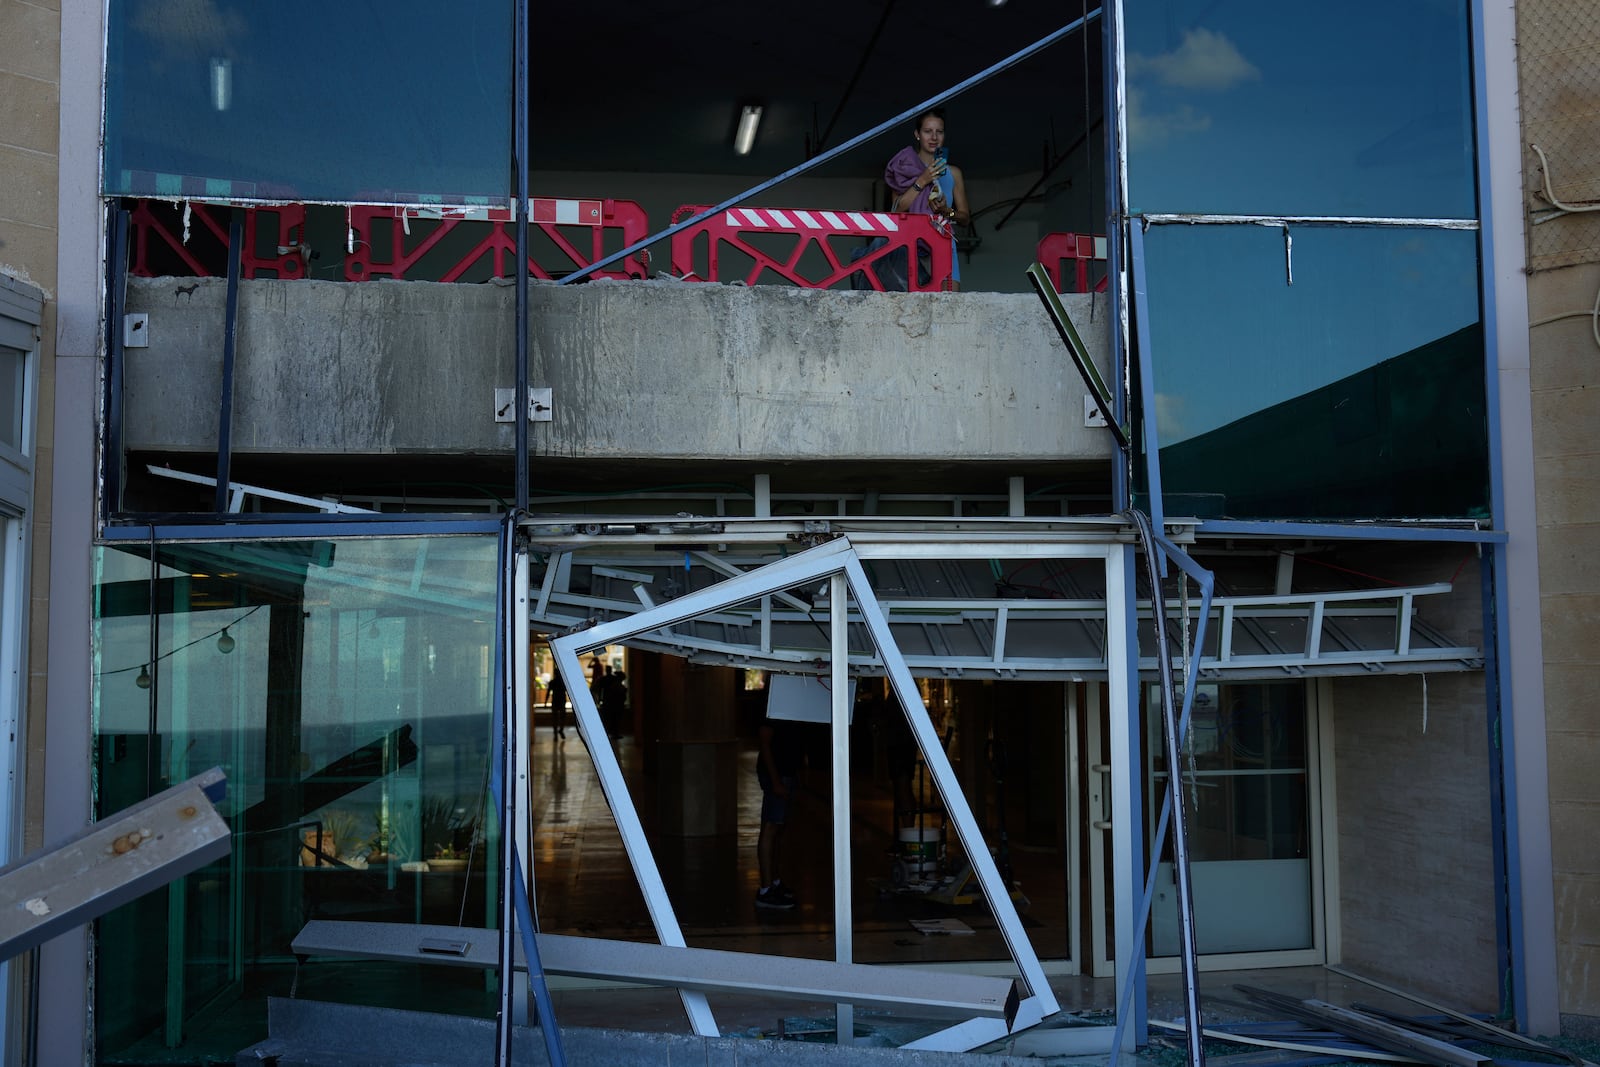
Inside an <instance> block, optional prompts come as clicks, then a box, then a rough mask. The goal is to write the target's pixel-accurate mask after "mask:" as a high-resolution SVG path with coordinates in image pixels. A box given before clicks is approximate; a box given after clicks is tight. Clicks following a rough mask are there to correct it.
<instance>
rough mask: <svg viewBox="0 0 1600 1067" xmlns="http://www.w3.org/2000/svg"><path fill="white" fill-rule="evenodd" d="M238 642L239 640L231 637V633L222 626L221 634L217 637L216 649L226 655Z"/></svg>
mask: <svg viewBox="0 0 1600 1067" xmlns="http://www.w3.org/2000/svg"><path fill="white" fill-rule="evenodd" d="M238 643H239V642H237V641H235V640H234V639H233V635H232V634H230V633H228V628H227V627H226V626H224V627H223V628H222V634H221V636H219V637H218V638H217V651H218V652H221V653H222V654H223V655H224V656H226V655H227V654H228V653H229V652H232V651H233V650H234V647H235V646H236V645H238Z"/></svg>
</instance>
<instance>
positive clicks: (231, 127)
mask: <svg viewBox="0 0 1600 1067" xmlns="http://www.w3.org/2000/svg"><path fill="white" fill-rule="evenodd" d="M511 25H512V7H511V4H510V3H509V0H482V2H474V3H470V4H463V5H460V6H458V7H453V8H450V9H448V10H445V9H441V8H440V7H439V6H438V5H437V4H424V3H419V2H417V0H385V2H383V3H375V2H372V0H363V2H346V3H335V4H313V3H308V2H306V0H285V2H283V3H274V4H260V3H250V2H247V0H181V2H180V0H112V3H111V5H110V10H109V14H108V34H107V50H106V117H105V168H104V169H105V191H106V193H107V194H109V195H133V196H162V197H184V198H191V199H205V198H209V199H221V200H288V201H298V202H306V201H320V202H331V203H351V202H355V203H361V202H375V203H437V202H444V203H478V202H493V203H505V202H507V200H508V196H509V190H510V185H509V183H510V174H511V131H512V122H511V114H512V104H513V93H512V88H513V82H512V48H511Z"/></svg>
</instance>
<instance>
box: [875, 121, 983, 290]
mask: <svg viewBox="0 0 1600 1067" xmlns="http://www.w3.org/2000/svg"><path fill="white" fill-rule="evenodd" d="M911 139H912V143H911V144H909V145H907V146H906V147H904V148H902V149H901V150H900V151H899V152H898V153H896V154H895V156H894V158H893V159H891V160H889V165H888V166H887V167H885V168H884V171H883V181H884V184H886V185H887V186H888V187H889V190H890V191H891V192H893V193H894V202H893V204H892V205H891V210H894V211H905V212H926V213H927V214H929V215H932V216H933V220H934V224H935V225H936V226H938V227H939V230H940V232H942V233H948V234H951V238H950V287H951V288H952V289H960V288H961V260H960V257H959V256H957V255H956V251H957V250H956V244H955V237H954V227H955V226H965V225H967V223H969V222H971V221H972V215H971V213H970V212H969V211H968V210H967V186H966V182H965V181H964V180H963V179H962V177H961V168H959V167H952V166H951V165H950V164H949V162H948V161H947V157H948V150H947V149H946V148H945V146H944V110H943V109H942V108H933V109H932V110H929V111H924V112H923V113H922V114H921V115H919V116H917V120H916V122H915V123H914V124H913V125H912V127H911Z"/></svg>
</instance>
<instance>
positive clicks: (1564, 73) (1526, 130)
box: [1517, 0, 1600, 270]
mask: <svg viewBox="0 0 1600 1067" xmlns="http://www.w3.org/2000/svg"><path fill="white" fill-rule="evenodd" d="M1517 51H1518V58H1519V61H1520V70H1521V97H1522V122H1523V128H1522V132H1523V138H1524V140H1525V141H1526V142H1528V143H1531V144H1536V145H1538V146H1539V147H1540V148H1541V149H1542V150H1543V151H1544V154H1545V158H1546V159H1547V160H1548V162H1549V168H1550V187H1551V191H1552V192H1554V194H1555V196H1556V198H1557V199H1559V200H1562V201H1564V202H1566V203H1568V204H1573V203H1577V202H1581V201H1588V202H1596V201H1600V136H1596V133H1597V131H1600V19H1596V18H1595V11H1594V0H1523V2H1521V3H1519V4H1517ZM1524 153H1525V159H1524V163H1523V174H1524V175H1525V177H1524V184H1525V187H1526V188H1525V193H1526V196H1527V203H1528V206H1529V210H1530V211H1531V212H1533V216H1534V218H1535V219H1537V218H1538V217H1539V213H1540V212H1541V211H1542V210H1543V209H1546V208H1548V207H1549V205H1548V204H1546V203H1545V200H1544V198H1543V196H1542V195H1541V193H1542V190H1543V187H1544V174H1543V171H1542V168H1541V166H1540V163H1539V157H1538V156H1537V155H1536V154H1534V152H1533V151H1532V150H1531V149H1524ZM1527 232H1528V266H1529V268H1530V269H1531V270H1547V269H1549V268H1551V267H1564V266H1568V265H1571V264H1575V263H1593V262H1597V261H1600V211H1592V212H1587V213H1584V214H1573V215H1564V216H1562V217H1559V218H1555V219H1551V220H1549V221H1547V222H1542V223H1539V224H1537V225H1530V226H1529V227H1528V231H1527Z"/></svg>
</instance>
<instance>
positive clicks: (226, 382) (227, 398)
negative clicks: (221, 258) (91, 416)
mask: <svg viewBox="0 0 1600 1067" xmlns="http://www.w3.org/2000/svg"><path fill="white" fill-rule="evenodd" d="M243 255H244V212H243V211H241V210H239V209H238V208H235V209H234V212H233V221H231V222H229V223H228V306H227V311H226V313H225V316H226V317H225V319H224V322H223V329H222V403H221V405H220V406H219V409H218V415H217V495H216V508H215V509H214V510H215V511H216V513H217V514H218V515H225V514H227V512H228V474H229V470H230V469H231V467H232V465H233V359H234V354H235V352H237V351H238V347H239V271H240V260H241V257H242V256H243Z"/></svg>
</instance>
